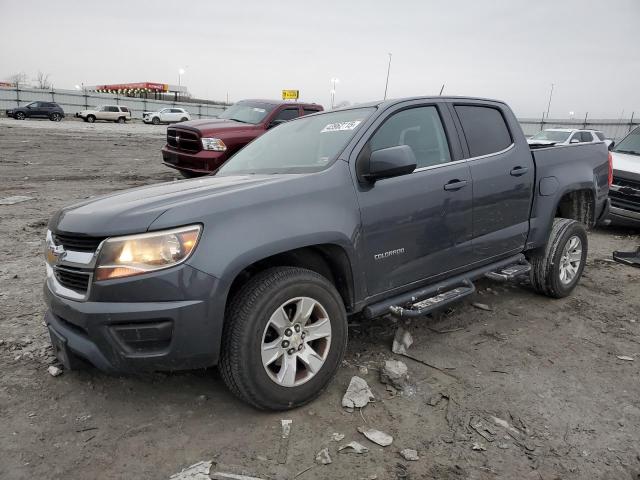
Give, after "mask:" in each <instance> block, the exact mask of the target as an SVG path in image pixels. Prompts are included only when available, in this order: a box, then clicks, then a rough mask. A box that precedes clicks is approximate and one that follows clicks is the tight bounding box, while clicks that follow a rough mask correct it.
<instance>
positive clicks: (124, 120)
mask: <svg viewBox="0 0 640 480" xmlns="http://www.w3.org/2000/svg"><path fill="white" fill-rule="evenodd" d="M126 121H127V119H126V118H124V117H118V119H117V120H116V122H117V123H124V122H126Z"/></svg>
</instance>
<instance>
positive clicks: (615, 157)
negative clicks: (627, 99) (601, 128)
mask: <svg viewBox="0 0 640 480" xmlns="http://www.w3.org/2000/svg"><path fill="white" fill-rule="evenodd" d="M611 160H612V162H613V185H611V188H610V189H609V198H610V199H611V209H610V210H609V218H610V219H611V221H612V222H613V223H615V224H620V225H627V226H635V227H640V127H637V128H636V129H635V130H632V131H631V132H630V133H629V134H628V135H627V136H626V137H624V138H623V139H622V140H620V142H619V143H618V144H617V145H616V146H615V148H613V149H612V150H611Z"/></svg>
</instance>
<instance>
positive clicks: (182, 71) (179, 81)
mask: <svg viewBox="0 0 640 480" xmlns="http://www.w3.org/2000/svg"><path fill="white" fill-rule="evenodd" d="M182 75H184V68H181V69H180V70H178V86H180V85H182Z"/></svg>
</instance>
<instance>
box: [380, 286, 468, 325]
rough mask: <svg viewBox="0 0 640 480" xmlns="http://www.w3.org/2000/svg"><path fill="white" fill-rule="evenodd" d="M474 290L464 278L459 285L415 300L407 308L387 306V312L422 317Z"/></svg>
mask: <svg viewBox="0 0 640 480" xmlns="http://www.w3.org/2000/svg"><path fill="white" fill-rule="evenodd" d="M475 291H476V287H475V285H474V284H473V283H471V282H470V281H469V280H464V281H463V282H462V285H460V286H459V287H455V288H452V289H451V290H447V291H446V292H442V293H440V294H438V295H435V296H433V297H429V298H426V299H424V300H422V301H420V302H416V303H414V304H413V305H411V306H410V307H409V308H402V307H400V306H397V305H392V306H390V307H389V313H390V314H391V315H393V316H394V317H405V318H413V317H424V316H425V315H428V314H429V313H431V312H433V311H435V310H437V309H440V308H442V307H446V306H447V305H449V304H451V303H454V302H457V301H458V300H462V299H463V298H464V297H468V296H469V295H472V294H473V293H474V292H475Z"/></svg>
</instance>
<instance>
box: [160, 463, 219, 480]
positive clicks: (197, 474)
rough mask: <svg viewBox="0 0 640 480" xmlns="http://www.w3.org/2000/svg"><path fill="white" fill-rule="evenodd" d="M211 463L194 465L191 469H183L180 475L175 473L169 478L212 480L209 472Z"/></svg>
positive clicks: (176, 479)
mask: <svg viewBox="0 0 640 480" xmlns="http://www.w3.org/2000/svg"><path fill="white" fill-rule="evenodd" d="M212 464H213V462H211V461H202V462H198V463H194V464H193V465H191V466H190V467H187V468H184V469H182V471H180V472H178V473H174V474H173V475H171V476H170V477H169V479H170V480H210V478H211V477H210V476H209V471H210V470H211V465H212Z"/></svg>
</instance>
